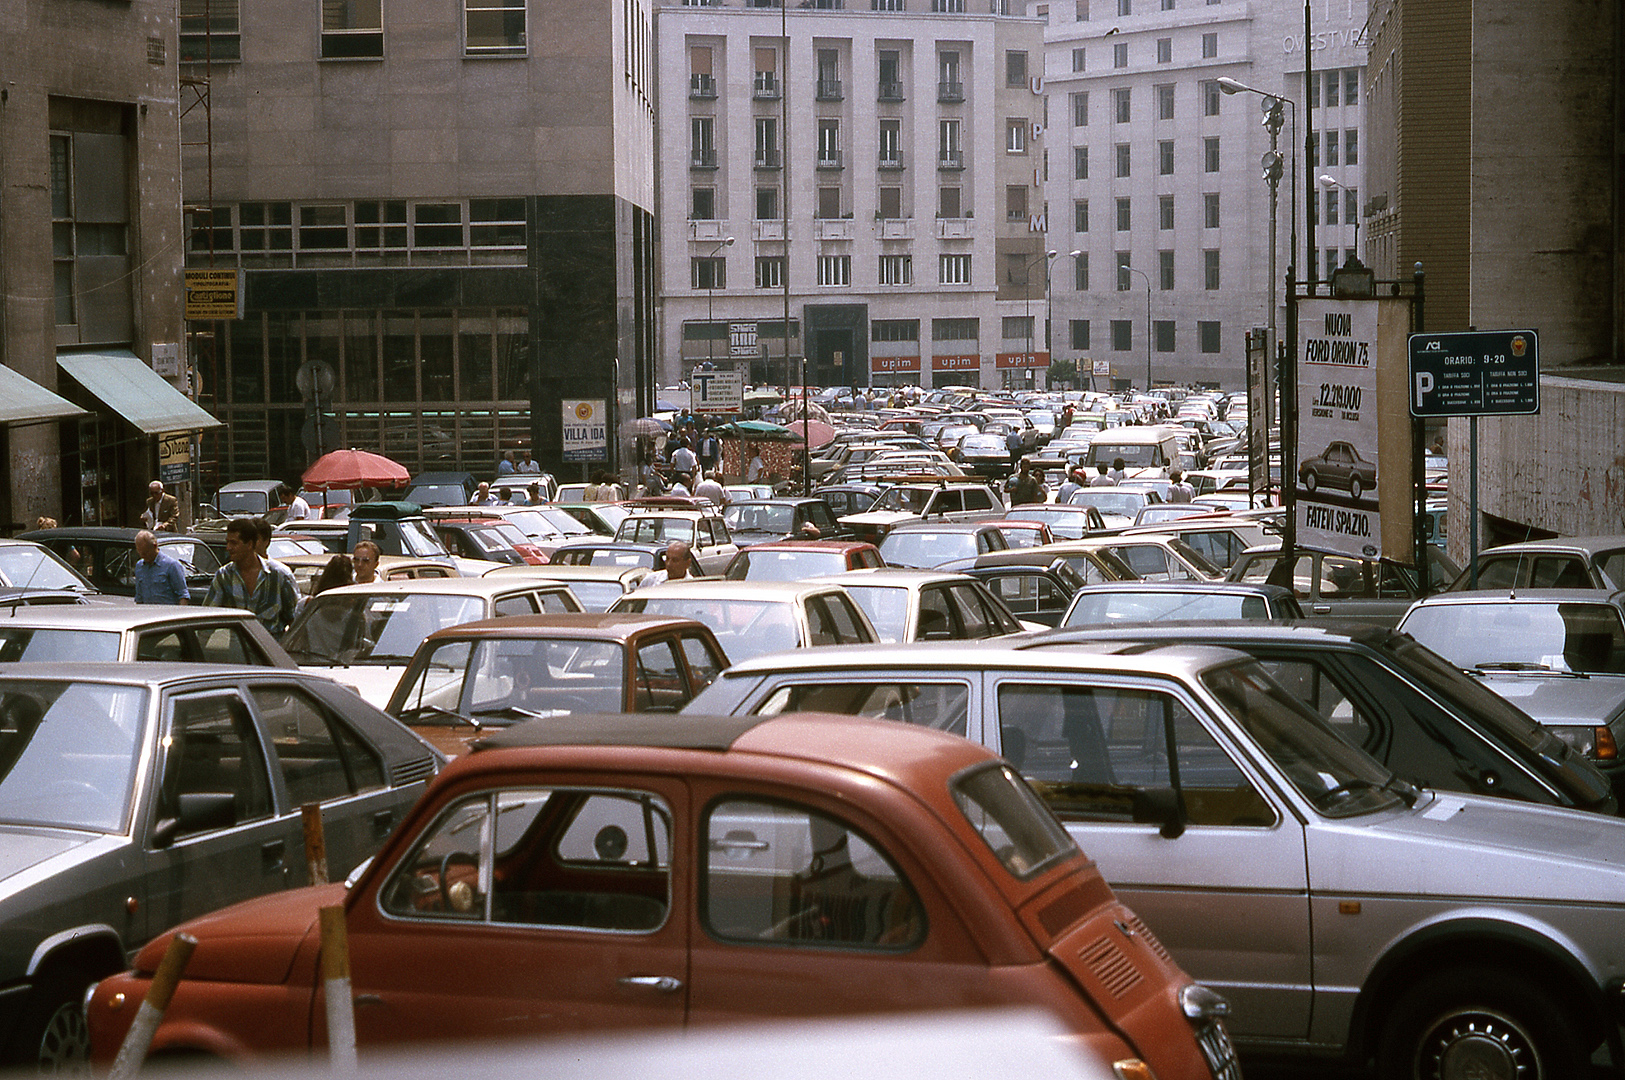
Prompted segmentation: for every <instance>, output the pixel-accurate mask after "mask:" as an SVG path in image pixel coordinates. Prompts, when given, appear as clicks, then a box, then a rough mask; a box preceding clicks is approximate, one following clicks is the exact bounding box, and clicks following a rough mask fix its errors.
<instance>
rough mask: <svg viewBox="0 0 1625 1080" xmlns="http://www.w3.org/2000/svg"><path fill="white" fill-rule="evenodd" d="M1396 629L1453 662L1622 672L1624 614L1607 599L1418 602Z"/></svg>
mask: <svg viewBox="0 0 1625 1080" xmlns="http://www.w3.org/2000/svg"><path fill="white" fill-rule="evenodd" d="M1400 629H1402V630H1404V631H1405V633H1407V634H1409V635H1411V637H1413V638H1415V639H1416V640H1417V641H1420V642H1421V643H1422V644H1423V645H1426V646H1427V647H1428V648H1430V649H1432V650H1433V651H1434V652H1436V653H1438V654H1439V655H1440V656H1443V657H1444V658H1445V659H1447V660H1449V661H1450V662H1451V663H1453V664H1455V665H1457V666H1458V667H1463V668H1477V669H1479V670H1486V671H1487V670H1496V669H1513V670H1517V669H1522V668H1531V669H1541V670H1547V671H1577V672H1586V673H1588V674H1610V675H1625V619H1622V618H1621V615H1620V610H1619V608H1617V607H1615V606H1614V605H1612V604H1599V603H1586V602H1580V603H1572V602H1553V603H1538V602H1537V603H1529V602H1526V601H1521V600H1520V601H1518V602H1516V603H1510V602H1509V603H1504V604H1423V605H1421V606H1419V607H1417V608H1415V609H1414V610H1412V611H1411V612H1410V613H1409V614H1408V615H1406V616H1405V621H1404V622H1403V623H1402V624H1401V626H1400Z"/></svg>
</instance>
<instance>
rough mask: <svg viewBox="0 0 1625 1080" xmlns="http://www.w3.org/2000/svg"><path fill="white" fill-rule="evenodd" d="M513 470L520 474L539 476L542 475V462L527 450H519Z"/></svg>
mask: <svg viewBox="0 0 1625 1080" xmlns="http://www.w3.org/2000/svg"><path fill="white" fill-rule="evenodd" d="M514 472H516V473H518V474H519V475H521V476H540V475H542V463H541V462H540V461H536V460H535V459H533V458H532V457H531V456H530V451H529V450H521V451H520V452H519V464H517V465H515V466H514Z"/></svg>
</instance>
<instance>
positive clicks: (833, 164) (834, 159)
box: [818, 150, 844, 169]
mask: <svg viewBox="0 0 1625 1080" xmlns="http://www.w3.org/2000/svg"><path fill="white" fill-rule="evenodd" d="M843 167H844V166H843V165H842V163H841V152H840V151H839V150H820V151H818V168H820V169H839V168H843Z"/></svg>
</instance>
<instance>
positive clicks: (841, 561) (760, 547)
mask: <svg viewBox="0 0 1625 1080" xmlns="http://www.w3.org/2000/svg"><path fill="white" fill-rule="evenodd" d="M884 565H885V562H884V560H882V559H881V557H880V549H879V548H877V547H875V546H874V545H873V544H865V543H862V542H860V541H857V540H784V541H781V542H779V543H774V544H756V545H753V546H752V547H748V548H746V549H745V550H743V551H741V552H740V553H739V554H737V555H735V556H734V557H733V561H732V562H730V563H729V564H728V568H727V569H726V570H724V571H723V572H722V576H723V577H725V578H727V579H728V580H730V581H802V580H804V579H806V578H809V577H813V576H815V575H820V574H839V573H841V572H843V571H846V570H865V569H868V568H870V567H875V566H884Z"/></svg>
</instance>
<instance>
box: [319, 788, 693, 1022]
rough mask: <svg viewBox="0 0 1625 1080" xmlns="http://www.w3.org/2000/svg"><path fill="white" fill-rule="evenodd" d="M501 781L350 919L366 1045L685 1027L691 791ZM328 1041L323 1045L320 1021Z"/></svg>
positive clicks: (352, 909)
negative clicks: (689, 809) (325, 1038)
mask: <svg viewBox="0 0 1625 1080" xmlns="http://www.w3.org/2000/svg"><path fill="white" fill-rule="evenodd" d="M504 780H505V778H503V777H493V778H490V779H488V780H487V781H486V782H485V784H484V785H482V786H481V788H480V789H478V790H476V791H472V792H467V791H465V792H462V793H458V794H457V795H456V796H454V797H452V798H450V799H448V801H447V802H446V803H445V804H444V805H443V806H441V807H440V808H439V809H438V810H437V812H436V813H434V814H433V815H432V816H429V817H427V818H425V819H423V820H424V822H425V824H424V826H423V828H422V831H421V832H420V833H419V835H418V836H417V837H416V838H415V840H414V842H413V843H412V844H411V845H410V846H409V848H408V849H407V851H408V854H407V855H406V856H405V857H404V858H403V859H402V860H401V861H400V862H399V863H397V864H396V865H395V866H393V867H391V868H390V869H389V872H388V873H387V874H383V875H380V876H379V877H378V878H377V879H376V880H377V881H378V883H379V884H378V885H377V888H376V891H375V892H374V893H373V895H371V896H366V897H362V898H360V901H361V902H358V903H353V904H351V905H350V906H349V909H348V913H347V922H348V932H349V940H350V960H351V970H352V971H353V973H354V974H353V977H352V988H353V991H354V994H355V1000H356V1010H355V1030H356V1040H357V1042H358V1043H359V1044H360V1045H361V1046H363V1047H366V1046H369V1045H383V1044H386V1043H395V1042H401V1041H413V1040H433V1039H440V1040H443V1039H451V1038H455V1039H457V1040H461V1041H475V1042H478V1041H482V1040H487V1039H497V1038H500V1039H513V1038H535V1037H540V1036H549V1035H566V1034H568V1035H578V1034H584V1033H596V1032H602V1031H612V1030H624V1029H640V1028H652V1027H673V1026H680V1025H681V1024H683V1022H684V1020H685V1019H686V1017H687V1012H688V1000H689V963H688V926H689V920H690V917H691V916H690V910H689V907H688V905H689V902H690V901H689V897H690V895H691V893H692V888H691V885H690V881H689V878H690V876H691V870H690V869H689V868H690V867H692V866H693V864H694V861H695V859H696V856H695V854H694V852H693V847H694V845H693V842H692V839H691V837H690V836H689V835H688V833H687V822H688V812H687V808H688V802H689V797H688V790H687V787H686V785H685V783H684V782H683V781H682V780H681V779H677V778H673V777H668V776H640V775H637V774H628V773H615V774H605V775H602V776H598V775H594V774H591V773H572V774H570V775H569V777H568V779H567V782H562V781H563V778H561V782H560V783H558V784H550V783H548V782H547V778H545V777H541V778H535V779H531V778H527V779H526V780H525V781H524V782H523V783H509V782H504ZM316 1026H317V1032H316V1036H315V1037H316V1040H317V1041H318V1042H320V1041H321V1040H322V1038H323V1037H324V1035H325V1032H324V1031H323V1030H322V1027H323V1021H322V1018H321V1017H320V1015H318V1017H317V1019H316Z"/></svg>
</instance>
